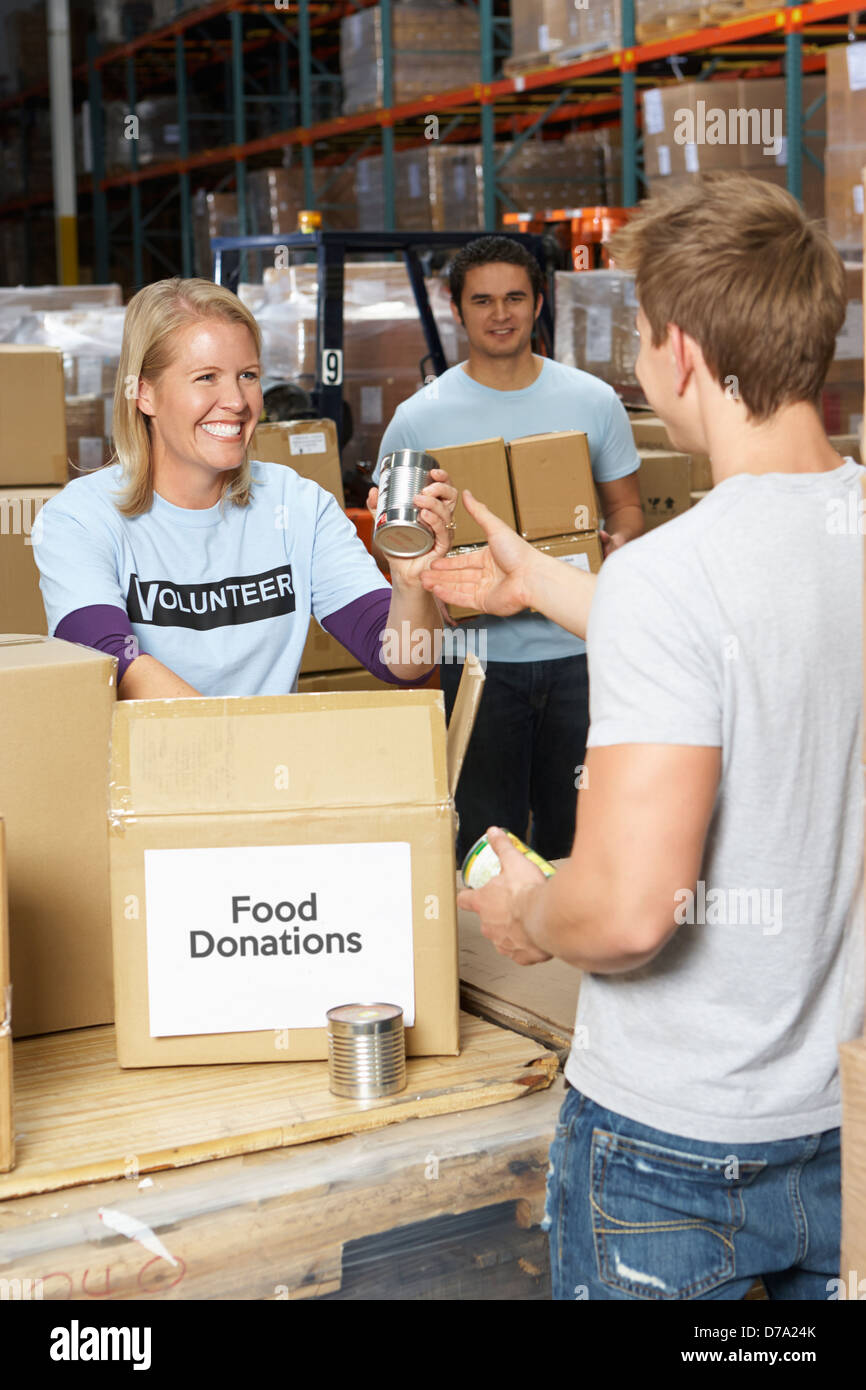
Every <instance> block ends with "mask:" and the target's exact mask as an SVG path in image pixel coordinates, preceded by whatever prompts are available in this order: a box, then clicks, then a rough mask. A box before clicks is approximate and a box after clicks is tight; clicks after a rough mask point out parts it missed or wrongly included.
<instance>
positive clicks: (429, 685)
mask: <svg viewBox="0 0 866 1390" xmlns="http://www.w3.org/2000/svg"><path fill="white" fill-rule="evenodd" d="M420 689H422V690H438V689H439V667H438V666H437V667H436V668H435V669H434V670H433V671H431V673H430V678H429V680H426V681H425V682H424V684H423V686H421V687H420ZM329 690H331V691H333V690H344V691H345V690H388V691H390V692H391V694H392V695H393V694H394V692H395V690H396V686H393V685H390V684H389V683H388V682H387V681H380V680H377V678H376V677H375V676H373V675H371V674H370V672H369V671H368V670H367V669H366V668H365V667H363V666H360V667H359V668H358V670H357V671H324V672H321V673H320V674H318V675H311V676H301V677H300V679H299V680H298V694H299V695H309V694H310V693H312V692H319V693H321V692H323V691H329Z"/></svg>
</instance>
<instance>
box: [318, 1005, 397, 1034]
mask: <svg viewBox="0 0 866 1390" xmlns="http://www.w3.org/2000/svg"><path fill="white" fill-rule="evenodd" d="M402 1023H403V1010H402V1009H401V1008H400V1006H399V1004H338V1005H337V1006H336V1007H335V1008H333V1009H329V1010H328V1026H329V1028H330V1030H331V1032H335V1033H378V1032H383V1031H388V1032H390V1031H391V1030H392V1029H396V1028H398V1027H401V1026H402Z"/></svg>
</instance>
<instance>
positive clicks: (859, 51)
mask: <svg viewBox="0 0 866 1390" xmlns="http://www.w3.org/2000/svg"><path fill="white" fill-rule="evenodd" d="M825 52H826V59H827V62H826V68H827V75H826V84H827V107H826V122H827V143H828V145H849V144H850V145H853V144H856V143H857V142H858V141H859V143H860V144H863V143H864V142H866V134H864V132H866V84H864V80H863V73H864V71H866V44H863V43H855V44H848V43H840V44H833V45H832V46H831V47H828V48H827V49H826V50H825Z"/></svg>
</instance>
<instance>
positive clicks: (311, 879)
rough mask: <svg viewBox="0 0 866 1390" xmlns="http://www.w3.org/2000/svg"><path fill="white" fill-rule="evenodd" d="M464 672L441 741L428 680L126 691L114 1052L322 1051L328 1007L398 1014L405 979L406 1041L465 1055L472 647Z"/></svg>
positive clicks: (147, 1061)
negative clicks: (148, 696)
mask: <svg viewBox="0 0 866 1390" xmlns="http://www.w3.org/2000/svg"><path fill="white" fill-rule="evenodd" d="M463 682H464V684H463V686H462V692H461V694H460V695H459V696H458V707H455V710H454V713H453V715H452V719H451V724H450V726H449V729H448V733H447V737H446V729H445V707H444V699H443V696H442V694H441V692H439V691H431V690H412V691H406V690H403V691H397V692H393V693H387V694H386V693H378V692H370V693H346V694H338V693H327V694H307V695H289V696H270V697H255V698H245V697H235V698H233V699H189V700H161V701H158V702H157V701H123V702H121V703H119V704H118V705H117V707H116V710H115V715H114V727H113V737H112V758H111V833H110V842H111V899H112V921H113V928H114V962H115V993H116V1005H117V1046H118V1059H119V1061H120V1064H121V1066H124V1067H136V1066H174V1065H181V1064H186V1063H210V1062H253V1061H261V1062H280V1061H283V1062H290V1061H300V1060H307V1059H311V1058H324V1057H326V1056H327V1038H326V1032H325V1028H324V1022H325V1013H326V1010H327V1008H330V1007H332V1006H334V1005H337V1004H343V1003H349V1002H353V1001H355V1000H357V999H359V998H361V999H366V1000H367V1001H370V1002H372V999H373V997H375V998H376V999H385V1000H386V1001H387V1002H394V1003H398V1004H401V1006H405V1011H406V1013H407V1015H408V1013H409V1003H410V998H409V996H410V995H411V990H412V987H413V984H412V982H413V980H414V1008H415V1012H414V1023H411V1025H410V1026H408V1027H407V1033H406V1043H407V1051H408V1052H409V1053H410V1054H412V1055H416V1056H417V1055H435V1054H439V1053H441V1054H446V1053H450V1054H453V1053H456V1052H458V1051H459V1035H458V976H457V923H456V905H455V893H454V881H455V879H454V876H455V863H454V808H453V794H454V789H455V786H456V781H457V777H458V776H459V768H460V763H461V761H462V756H463V752H465V747H466V743H467V742H468V737H469V732H470V731H471V726H472V722H473V719H474V714H475V709H476V708H477V701H478V699H479V698H480V691H481V684H482V682H483V673H482V672H481V667H480V664H479V663H478V662H477V661H476V660H475V659H474V658H472V657H469V658H467V663H466V666H465V668H464V676H463ZM210 943H212V944H210ZM371 972H372V975H371ZM395 981H396V983H395ZM406 991H408V994H406V993H405V992H406ZM395 996H396V997H395ZM301 1019H302V1020H303V1022H301V1023H299V1022H298V1020H301ZM319 1019H321V1025H319V1024H318V1023H317V1022H316V1020H319ZM308 1020H312V1021H308Z"/></svg>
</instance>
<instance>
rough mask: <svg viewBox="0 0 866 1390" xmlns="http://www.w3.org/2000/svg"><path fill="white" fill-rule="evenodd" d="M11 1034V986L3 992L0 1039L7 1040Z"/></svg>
mask: <svg viewBox="0 0 866 1390" xmlns="http://www.w3.org/2000/svg"><path fill="white" fill-rule="evenodd" d="M11 1032H12V986H11V985H7V986H6V988H5V989H4V991H3V1017H2V1018H0V1038H8V1037H9V1034H10V1033H11Z"/></svg>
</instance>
